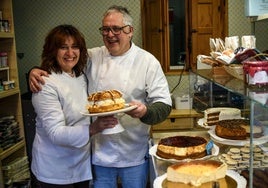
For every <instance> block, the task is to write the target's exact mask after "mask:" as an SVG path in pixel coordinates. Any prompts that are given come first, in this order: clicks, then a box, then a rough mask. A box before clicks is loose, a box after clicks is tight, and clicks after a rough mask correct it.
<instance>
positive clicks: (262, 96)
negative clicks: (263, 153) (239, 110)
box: [190, 69, 268, 188]
mask: <svg viewBox="0 0 268 188" xmlns="http://www.w3.org/2000/svg"><path fill="white" fill-rule="evenodd" d="M190 75H191V77H192V78H191V79H198V78H197V77H201V78H203V79H206V80H207V81H209V82H211V83H214V84H216V85H218V86H219V87H222V88H224V89H226V90H227V91H228V92H233V93H235V94H237V95H240V96H242V97H243V98H244V100H245V106H244V107H245V108H244V112H245V113H244V114H242V116H243V117H248V118H249V119H250V130H251V131H250V139H249V143H250V162H249V167H248V168H247V170H249V181H248V187H249V188H253V187H255V183H256V182H257V181H258V180H256V178H255V173H254V169H256V168H257V167H256V166H254V165H253V158H254V156H253V147H254V145H262V146H263V147H265V148H266V147H267V144H268V139H267V136H268V135H267V130H268V87H267V86H266V87H252V86H248V85H247V84H245V83H244V82H243V81H242V80H238V79H236V78H233V77H232V76H222V77H220V78H219V77H217V78H216V77H213V75H212V73H211V70H210V69H207V70H206V69H203V70H192V71H191V73H190ZM255 123H258V124H259V125H261V126H262V127H263V134H264V135H263V137H262V139H259V138H254V136H253V131H252V130H253V127H254V125H255ZM260 140H261V142H260ZM264 141H266V142H265V143H264V144H263V143H262V142H264ZM227 145H228V144H227ZM263 168H267V167H262V169H263ZM260 169H261V167H260ZM256 176H257V175H256Z"/></svg>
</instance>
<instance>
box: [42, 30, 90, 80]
mask: <svg viewBox="0 0 268 188" xmlns="http://www.w3.org/2000/svg"><path fill="white" fill-rule="evenodd" d="M68 37H72V38H73V40H74V43H75V45H76V46H78V48H79V50H80V58H79V60H78V63H77V64H76V65H75V66H74V68H73V71H74V72H75V76H79V75H80V74H81V73H82V72H83V70H84V68H85V66H86V63H87V58H88V53H87V48H86V42H85V39H84V36H83V34H82V33H80V31H79V30H78V29H77V28H75V27H74V26H72V25H59V26H57V27H55V28H54V29H52V30H51V31H50V32H49V33H48V35H47V37H46V38H45V44H44V46H43V52H42V63H41V68H42V69H43V70H45V71H47V72H48V73H51V72H52V71H53V72H56V73H62V70H61V67H60V66H59V64H58V62H57V53H58V50H59V48H61V47H62V45H63V44H64V43H65V41H66V39H67V38H68Z"/></svg>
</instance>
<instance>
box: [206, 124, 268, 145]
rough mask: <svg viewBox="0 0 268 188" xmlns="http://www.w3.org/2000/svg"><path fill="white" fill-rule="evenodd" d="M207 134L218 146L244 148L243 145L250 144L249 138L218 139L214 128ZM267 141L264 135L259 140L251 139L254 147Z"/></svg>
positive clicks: (267, 137) (266, 136) (267, 136)
mask: <svg viewBox="0 0 268 188" xmlns="http://www.w3.org/2000/svg"><path fill="white" fill-rule="evenodd" d="M208 134H209V135H210V137H211V138H212V140H214V141H215V142H218V143H220V144H224V145H231V146H244V145H245V144H249V143H250V140H249V138H247V139H246V140H231V139H226V138H221V137H219V136H217V135H216V133H215V128H214V129H210V130H209V131H208ZM264 134H265V133H264ZM267 140H268V135H264V136H261V137H259V138H253V143H254V144H255V145H260V144H264V143H266V142H267Z"/></svg>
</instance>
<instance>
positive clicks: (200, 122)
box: [197, 118, 215, 129]
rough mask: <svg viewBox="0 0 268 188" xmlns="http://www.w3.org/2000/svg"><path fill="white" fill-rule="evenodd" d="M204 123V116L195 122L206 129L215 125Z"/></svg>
mask: <svg viewBox="0 0 268 188" xmlns="http://www.w3.org/2000/svg"><path fill="white" fill-rule="evenodd" d="M204 123H205V118H201V119H199V120H198V121H197V124H198V125H199V126H200V127H203V128H206V129H212V128H213V127H215V125H212V126H207V125H205V124H204Z"/></svg>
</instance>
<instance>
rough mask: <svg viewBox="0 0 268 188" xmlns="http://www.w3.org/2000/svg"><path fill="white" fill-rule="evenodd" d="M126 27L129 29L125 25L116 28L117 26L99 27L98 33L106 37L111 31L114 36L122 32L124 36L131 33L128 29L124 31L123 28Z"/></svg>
mask: <svg viewBox="0 0 268 188" xmlns="http://www.w3.org/2000/svg"><path fill="white" fill-rule="evenodd" d="M126 27H130V25H125V26H123V27H117V26H113V27H105V26H103V27H100V28H99V31H100V33H101V34H102V35H108V34H109V32H110V31H111V32H112V33H113V34H114V35H120V34H121V31H123V32H124V33H125V34H129V33H130V32H131V30H130V29H128V30H124V28H126Z"/></svg>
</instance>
